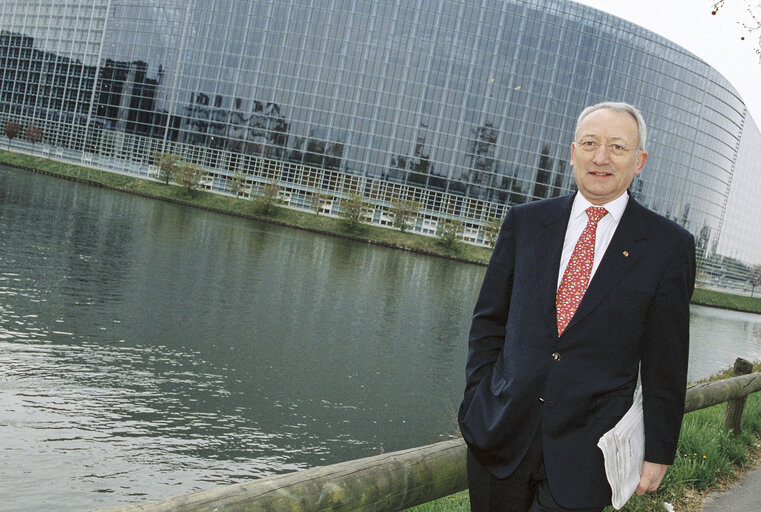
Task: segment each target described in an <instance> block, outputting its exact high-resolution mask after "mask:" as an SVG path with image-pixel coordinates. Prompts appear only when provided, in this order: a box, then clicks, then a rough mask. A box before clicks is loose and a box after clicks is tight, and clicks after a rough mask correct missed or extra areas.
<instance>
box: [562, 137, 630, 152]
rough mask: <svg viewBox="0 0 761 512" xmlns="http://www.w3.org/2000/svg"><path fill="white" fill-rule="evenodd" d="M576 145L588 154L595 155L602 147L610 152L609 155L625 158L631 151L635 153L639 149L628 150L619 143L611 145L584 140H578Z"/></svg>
mask: <svg viewBox="0 0 761 512" xmlns="http://www.w3.org/2000/svg"><path fill="white" fill-rule="evenodd" d="M576 145H577V146H578V148H579V149H580V150H582V151H585V152H587V153H594V152H595V151H597V150H598V149H600V147H605V149H606V150H608V153H610V154H611V155H613V156H624V155H625V154H626V153H627V152H629V151H635V150H638V149H639V148H627V147H626V146H624V145H623V144H618V143H615V142H613V143H611V144H600V143H599V142H597V141H596V140H594V139H582V140H577V141H576Z"/></svg>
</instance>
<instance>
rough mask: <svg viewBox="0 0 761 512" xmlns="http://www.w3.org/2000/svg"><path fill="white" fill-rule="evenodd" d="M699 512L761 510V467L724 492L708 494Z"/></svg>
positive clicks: (753, 511) (755, 511)
mask: <svg viewBox="0 0 761 512" xmlns="http://www.w3.org/2000/svg"><path fill="white" fill-rule="evenodd" d="M701 512H761V467H758V468H756V469H754V470H753V471H750V472H749V473H748V474H746V475H745V476H744V477H743V479H742V480H740V481H739V482H737V483H736V484H734V485H733V486H732V487H730V488H729V489H727V490H726V491H725V492H720V493H713V494H709V495H708V497H707V498H706V501H705V506H704V507H703V509H702V510H701Z"/></svg>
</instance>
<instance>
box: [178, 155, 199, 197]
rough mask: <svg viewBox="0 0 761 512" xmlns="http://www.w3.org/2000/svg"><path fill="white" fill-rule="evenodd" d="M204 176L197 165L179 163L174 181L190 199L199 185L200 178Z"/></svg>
mask: <svg viewBox="0 0 761 512" xmlns="http://www.w3.org/2000/svg"><path fill="white" fill-rule="evenodd" d="M204 176H206V171H204V170H203V169H202V168H201V167H200V166H199V165H196V164H191V163H188V162H180V163H179V165H178V166H177V169H176V170H175V173H174V179H175V181H176V182H177V183H179V184H180V186H182V188H184V189H185V193H186V194H187V195H189V196H191V197H193V196H194V195H195V194H196V191H197V190H198V185H199V183H201V178H203V177H204Z"/></svg>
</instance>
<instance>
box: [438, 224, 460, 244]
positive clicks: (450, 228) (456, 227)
mask: <svg viewBox="0 0 761 512" xmlns="http://www.w3.org/2000/svg"><path fill="white" fill-rule="evenodd" d="M464 227H465V225H464V224H463V222H462V221H461V220H457V219H441V220H440V221H439V225H438V227H437V228H436V236H438V237H439V241H440V242H441V244H442V245H443V246H444V247H446V248H447V249H453V248H454V247H455V245H456V244H457V240H458V239H459V238H460V236H462V232H463V228H464Z"/></svg>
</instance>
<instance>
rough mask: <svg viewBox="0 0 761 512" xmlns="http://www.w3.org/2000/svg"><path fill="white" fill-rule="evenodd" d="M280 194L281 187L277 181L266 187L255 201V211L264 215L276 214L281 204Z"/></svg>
mask: <svg viewBox="0 0 761 512" xmlns="http://www.w3.org/2000/svg"><path fill="white" fill-rule="evenodd" d="M279 194H280V186H279V185H278V184H277V183H276V182H275V181H271V182H270V183H267V184H266V185H264V187H262V190H261V191H260V192H259V194H258V195H257V197H256V199H255V200H254V211H256V212H257V213H262V214H264V215H272V214H273V213H275V211H276V207H277V204H278V203H279V202H280V200H279V199H278V196H279Z"/></svg>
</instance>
